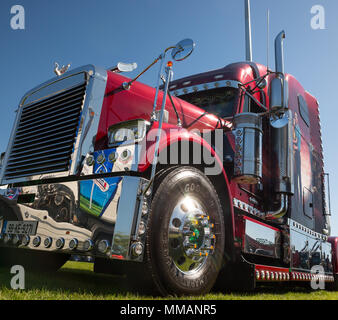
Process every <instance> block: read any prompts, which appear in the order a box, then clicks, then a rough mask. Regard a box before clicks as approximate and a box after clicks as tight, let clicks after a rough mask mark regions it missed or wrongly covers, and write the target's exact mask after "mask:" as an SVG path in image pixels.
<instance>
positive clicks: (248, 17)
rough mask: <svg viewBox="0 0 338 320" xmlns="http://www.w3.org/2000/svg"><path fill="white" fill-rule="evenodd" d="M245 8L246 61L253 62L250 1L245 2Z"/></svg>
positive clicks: (245, 0)
mask: <svg viewBox="0 0 338 320" xmlns="http://www.w3.org/2000/svg"><path fill="white" fill-rule="evenodd" d="M244 6H245V46H246V48H245V50H246V60H247V61H250V62H252V41H251V13H250V0H244Z"/></svg>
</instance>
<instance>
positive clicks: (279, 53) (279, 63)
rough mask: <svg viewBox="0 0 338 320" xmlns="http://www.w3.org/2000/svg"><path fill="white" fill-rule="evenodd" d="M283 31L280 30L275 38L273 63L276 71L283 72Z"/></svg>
mask: <svg viewBox="0 0 338 320" xmlns="http://www.w3.org/2000/svg"><path fill="white" fill-rule="evenodd" d="M284 39H285V31H284V30H283V31H281V32H280V33H279V34H278V36H277V37H276V39H275V63H276V72H277V73H279V74H284V46H283V42H284Z"/></svg>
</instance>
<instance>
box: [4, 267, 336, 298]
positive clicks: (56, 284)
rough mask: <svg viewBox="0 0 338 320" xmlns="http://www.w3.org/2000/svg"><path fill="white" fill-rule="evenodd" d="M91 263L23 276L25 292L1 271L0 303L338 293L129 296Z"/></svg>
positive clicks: (123, 285) (121, 283) (122, 282)
mask: <svg viewBox="0 0 338 320" xmlns="http://www.w3.org/2000/svg"><path fill="white" fill-rule="evenodd" d="M92 268H93V264H91V263H84V262H67V263H66V264H65V266H64V267H63V268H62V269H61V270H60V271H58V272H57V273H55V274H53V276H51V275H45V274H37V273H28V272H27V273H26V279H25V280H26V281H25V290H12V289H11V288H10V279H11V277H12V276H13V275H11V274H10V272H9V270H8V269H4V268H3V269H0V300H114V299H118V300H141V299H142V300H152V299H170V300H173V299H183V300H338V292H327V291H310V290H306V289H304V288H303V289H302V288H294V289H290V288H289V289H286V288H279V289H276V288H261V289H258V290H257V291H255V292H254V293H229V294H223V293H210V294H207V295H203V296H200V297H184V298H175V297H167V298H163V297H151V296H142V295H138V294H136V293H132V291H131V289H130V287H128V281H127V279H126V278H123V277H115V276H110V275H101V274H95V273H93V272H92Z"/></svg>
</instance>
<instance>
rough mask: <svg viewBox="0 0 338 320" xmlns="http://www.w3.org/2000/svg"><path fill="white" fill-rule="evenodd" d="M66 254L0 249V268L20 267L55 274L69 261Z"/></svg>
mask: <svg viewBox="0 0 338 320" xmlns="http://www.w3.org/2000/svg"><path fill="white" fill-rule="evenodd" d="M69 257H70V256H69V255H67V254H58V253H54V252H41V251H33V250H27V249H15V248H0V261H1V262H0V267H11V266H14V265H21V266H23V267H24V269H25V270H27V271H33V272H56V271H58V270H59V269H60V268H61V267H62V266H63V265H64V264H65V263H66V262H67V261H68V259H69Z"/></svg>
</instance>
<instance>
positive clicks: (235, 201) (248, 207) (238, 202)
mask: <svg viewBox="0 0 338 320" xmlns="http://www.w3.org/2000/svg"><path fill="white" fill-rule="evenodd" d="M233 205H234V207H236V208H238V209H240V210H243V211H245V212H247V213H250V214H252V215H254V216H256V217H259V218H264V217H265V213H264V212H262V211H260V210H258V209H256V208H254V207H253V206H251V205H249V204H247V203H245V202H243V201H241V200H238V199H236V198H234V199H233Z"/></svg>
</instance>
